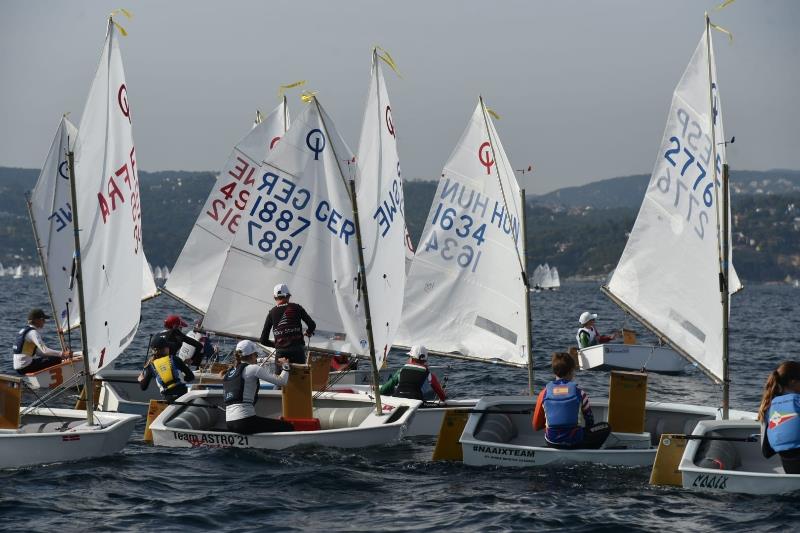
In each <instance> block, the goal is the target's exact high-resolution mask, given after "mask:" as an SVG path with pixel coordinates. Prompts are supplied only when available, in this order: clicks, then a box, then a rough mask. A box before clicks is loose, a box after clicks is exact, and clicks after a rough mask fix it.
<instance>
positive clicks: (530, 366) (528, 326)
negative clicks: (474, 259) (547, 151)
mask: <svg viewBox="0 0 800 533" xmlns="http://www.w3.org/2000/svg"><path fill="white" fill-rule="evenodd" d="M478 100H479V101H480V103H481V111H482V113H483V123H484V125H485V126H486V136H487V137H488V138H489V146H490V147H491V149H492V159H494V160H495V162H496V161H497V153H496V152H495V149H494V140H493V139H492V132H491V130H490V129H489V117H488V116H487V111H486V104H485V103H484V102H483V96H479V97H478ZM494 169H495V172H496V174H497V182H498V184H499V185H500V194H501V195H502V197H503V205H504V207H505V209H506V213H508V216H509V218H510V217H511V210H510V209H509V206H508V201H507V200H506V192H505V190H504V189H503V180H502V179H501V178H500V165H498V164H497V163H495V165H494ZM520 193H521V199H522V214H521V216H520V219H521V220H520V223H521V225H522V228H521V229H520V235H519V236H520V238H521V239H522V254H523V257H524V259H523V258H522V257H520V255H519V249H518V248H517V247H516V246H515V247H514V250H515V251H516V252H517V260H518V261H519V269H520V273H521V275H522V283H523V285H524V290H525V331H526V335H527V337H528V338H527V340H526V341H525V344H526V346H527V351H528V386H529V388H530V391H531V396H532V395H533V386H534V383H533V348H532V346H531V340H532V339H533V333H532V331H531V292H530V290H529V289H530V284H529V282H528V272H527V260H528V251H527V243H526V242H525V220H526V219H525V190H524V189H523V190H521V191H520ZM515 244H516V243H515Z"/></svg>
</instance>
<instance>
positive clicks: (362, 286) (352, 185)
mask: <svg viewBox="0 0 800 533" xmlns="http://www.w3.org/2000/svg"><path fill="white" fill-rule="evenodd" d="M312 98H313V99H314V105H315V106H317V112H318V113H319V115H320V122H321V123H322V128H323V129H324V130H325V136H326V137H327V138H328V139H330V138H331V136H330V134H329V133H328V125H327V124H325V120H323V119H322V109H320V107H319V102H318V101H317V99H316V98H315V97H312ZM331 151H332V152H333V157H334V159H335V160H336V167H337V168H338V169H339V177H340V178H341V180H342V184H343V185H345V187H347V186H348V182H347V180H345V177H344V172H343V171H342V163H341V161H339V155H338V154H337V153H336V149H335V148H334V146H333V143H332V142H331ZM347 191H348V194H349V195H350V205H351V206H352V208H353V219H354V220H353V222H354V223H355V226H356V228H355V229H356V247H357V249H358V288H359V290H360V291H362V292H363V293H364V315H365V317H366V321H367V341H368V343H369V360H370V363H371V364H372V386H373V389H374V393H375V409H376V412H377V414H378V416H381V415H382V414H383V406H382V405H381V391H380V375H379V374H378V361H377V360H376V359H375V340H374V338H373V337H372V315H371V314H370V309H369V292H368V291H367V271H366V269H365V268H364V248H363V246H362V244H361V223H360V222H359V220H358V202H357V201H356V182H355V180H353V179H351V180H349V188H348V189H347Z"/></svg>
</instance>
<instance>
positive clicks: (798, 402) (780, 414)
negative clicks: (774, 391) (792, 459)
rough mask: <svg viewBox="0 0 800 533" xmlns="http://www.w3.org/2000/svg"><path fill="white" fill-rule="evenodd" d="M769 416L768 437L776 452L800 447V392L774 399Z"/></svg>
mask: <svg viewBox="0 0 800 533" xmlns="http://www.w3.org/2000/svg"><path fill="white" fill-rule="evenodd" d="M768 415H769V416H768V417H767V439H769V443H770V446H772V449H773V450H775V451H776V452H784V451H787V450H794V449H798V448H800V394H783V395H781V396H776V397H775V398H773V399H772V403H771V404H770V406H769V411H768Z"/></svg>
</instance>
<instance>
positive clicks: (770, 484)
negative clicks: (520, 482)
mask: <svg viewBox="0 0 800 533" xmlns="http://www.w3.org/2000/svg"><path fill="white" fill-rule="evenodd" d="M712 26H713V24H711V22H710V20H709V18H708V15H706V28H705V32H704V35H703V39H701V41H700V44H699V45H698V47H697V50H696V51H695V55H694V57H693V59H692V63H690V69H692V70H693V71H694V72H695V76H694V78H695V79H694V80H692V81H693V82H694V84H693V86H689V87H687V88H686V89H687V92H689V90H691V91H692V92H691V93H690V94H691V96H694V97H695V98H696V99H699V98H700V97H701V95H703V96H705V102H706V109H705V111H706V112H705V113H704V114H703V115H701V116H700V117H698V116H696V115H695V114H694V113H693V111H694V110H693V109H692V108H691V107H690V106H691V104H692V101H689V102H688V103H689V105H687V106H685V108H686V109H687V113H688V114H689V116H690V119H691V120H694V121H697V122H698V123H700V124H703V125H705V126H706V128H707V129H708V130H710V134H711V140H712V148H715V149H716V159H717V160H718V161H719V163H720V164H721V169H719V170H720V171H721V172H720V174H721V175H720V176H719V178H720V179H721V183H717V184H716V186H715V187H714V188H713V189H714V201H717V200H720V199H721V202H720V204H719V205H718V210H717V213H715V214H716V217H714V218H715V219H716V226H717V231H716V232H714V231H713V228H711V229H712V231H711V232H710V233H711V235H710V237H712V238H711V241H712V243H713V244H714V247H715V249H714V250H713V253H712V251H711V250H709V252H708V258H707V259H706V260H705V261H706V262H707V263H709V264H708V265H706V269H705V270H703V271H699V272H698V271H695V272H694V276H696V279H698V280H701V279H707V280H708V284H709V285H716V284H714V275H715V274H716V275H717V277H718V279H719V280H721V281H720V283H719V284H718V285H717V286H719V287H720V289H719V293H718V299H717V300H716V301H714V300H712V301H710V302H707V305H708V306H709V308H708V309H706V311H707V312H709V313H711V314H709V315H708V317H707V319H708V320H713V323H712V324H710V325H709V326H710V327H709V328H708V330H705V328H704V330H703V331H706V333H707V334H708V336H709V337H711V339H713V341H712V342H714V345H713V348H714V351H713V352H711V353H708V352H697V351H693V352H690V355H691V354H695V353H697V354H698V355H697V356H695V360H696V361H697V363H698V366H700V368H703V369H705V371H706V372H707V373H708V374H710V375H711V376H712V377H713V378H715V379H716V380H718V381H721V382H722V383H723V398H722V401H723V409H724V411H725V412H724V416H723V417H722V418H723V420H714V421H704V422H701V423H700V424H698V425H697V426H696V427H695V428H694V431H692V436H693V439H691V440H689V441H688V442H687V443H686V448H685V450H684V452H683V456H682V458H681V461H680V464H679V465H678V470H679V471H680V473H681V478H682V483H683V487H684V488H689V489H694V490H701V491H712V492H734V493H747V494H786V493H790V492H796V491H800V475H792V474H786V473H785V471H784V470H783V466H782V464H781V461H780V458H779V457H778V456H777V455H775V456H773V457H771V458H769V459H767V458H765V457H763V455H762V454H761V447H760V443H759V441H758V439H753V438H751V436H753V435H754V434H759V433H760V429H761V425H760V423H759V422H758V421H755V420H733V417H729V416H727V414H728V413H727V411H728V402H729V400H728V397H729V389H730V386H729V359H728V334H729V327H728V321H729V316H730V315H729V299H730V294H731V292H732V291H731V290H724V289H725V288H726V286H731V285H732V284H735V283H738V279H735V272H734V271H733V269H732V264H731V261H730V257H731V236H730V217H731V212H730V202H729V200H728V199H729V177H728V165H727V158H726V151H725V146H726V143H725V142H724V139H725V136H724V132H723V130H722V113H721V103H720V97H719V89H718V82H717V73H716V63H715V61H714V48H713V45H712V39H711V28H712ZM692 67H693V68H692ZM688 71H689V69H687V73H688ZM687 85H688V84H687ZM709 101H710V103H711V104H710V105H711V108H712V113H708V105H709V104H708V102H709ZM680 109H684V108H683V107H682V108H680ZM709 124H713V127H709V126H708V125H709ZM668 128H669V125H668ZM676 136H677V135H676ZM665 138H666V135H665ZM717 141H722V142H717ZM714 183H716V181H715V182H714ZM719 189H721V192H718V190H719ZM720 197H721V198H720ZM714 237H716V238H714ZM713 258H716V259H717V261H716V264H715V263H714V262H713V260H712V259H713ZM722 258H728V260H727V261H725V260H722ZM710 266H715V267H716V272H714V271H713V270H712V269H711V268H709V267H710ZM736 288H738V286H737V285H732V286H731V289H736ZM707 297H708V298H711V294H708V295H707ZM712 304H713V307H712ZM720 354H721V357H720V356H719V355H720ZM762 437H763V435H762ZM705 439H730V440H725V441H722V440H718V441H716V443H715V444H717V446H716V450H714V449H712V447H710V446H708V444H707V442H706V441H705ZM704 442H705V443H706V445H703V444H704ZM715 453H717V454H718V453H725V454H726V455H727V456H728V457H730V460H729V461H727V462H721V461H719V460H715V459H717V457H716V456H715V455H714V454H715ZM704 459H705V460H704ZM709 465H713V466H709Z"/></svg>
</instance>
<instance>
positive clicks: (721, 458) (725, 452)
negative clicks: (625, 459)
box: [678, 420, 800, 494]
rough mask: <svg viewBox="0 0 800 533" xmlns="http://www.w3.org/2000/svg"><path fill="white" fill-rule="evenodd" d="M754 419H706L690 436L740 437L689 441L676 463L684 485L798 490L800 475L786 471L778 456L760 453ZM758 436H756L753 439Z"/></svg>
mask: <svg viewBox="0 0 800 533" xmlns="http://www.w3.org/2000/svg"><path fill="white" fill-rule="evenodd" d="M760 430H761V425H760V423H759V422H757V421H743V420H709V421H702V422H700V423H699V424H697V426H695V428H694V431H693V432H692V435H693V436H705V437H712V438H717V439H718V438H720V437H721V438H723V439H724V438H730V439H739V440H707V441H703V440H700V439H692V440H689V441H688V442H687V444H686V449H685V450H684V452H683V457H682V458H681V462H680V465H679V467H678V468H679V470H680V472H681V478H682V481H683V487H684V488H689V489H695V490H701V491H711V492H735V493H744V494H787V493H790V492H796V491H800V474H787V473H785V472H784V470H783V466H782V463H781V460H780V457H779V456H778V455H774V456H772V457H770V458H769V459H767V458H765V457H764V456H763V455H762V454H761V443H760V442H759V438H760V436H759V434H760ZM756 437H759V438H756Z"/></svg>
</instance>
